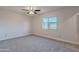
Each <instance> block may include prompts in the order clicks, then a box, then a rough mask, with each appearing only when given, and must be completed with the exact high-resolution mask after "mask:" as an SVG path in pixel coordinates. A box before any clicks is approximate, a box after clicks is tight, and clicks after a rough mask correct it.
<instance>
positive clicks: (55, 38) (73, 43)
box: [32, 33, 79, 46]
mask: <svg viewBox="0 0 79 59" xmlns="http://www.w3.org/2000/svg"><path fill="white" fill-rule="evenodd" d="M32 35H36V36H40V37H44V38H48V39H53V40H55V41H60V42H64V43H66V44H67V43H68V44H72V45H78V46H79V42H72V41H67V40H64V39H61V38H57V37H49V36H46V35H40V34H35V33H34V34H32Z"/></svg>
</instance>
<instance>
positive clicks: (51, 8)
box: [0, 6, 62, 16]
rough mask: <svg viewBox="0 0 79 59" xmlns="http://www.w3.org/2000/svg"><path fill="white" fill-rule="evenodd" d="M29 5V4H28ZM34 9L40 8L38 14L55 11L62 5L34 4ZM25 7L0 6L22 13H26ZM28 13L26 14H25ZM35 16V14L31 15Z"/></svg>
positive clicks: (0, 7)
mask: <svg viewBox="0 0 79 59" xmlns="http://www.w3.org/2000/svg"><path fill="white" fill-rule="evenodd" d="M26 7H27V6H26ZM33 7H34V9H40V10H41V11H40V12H39V13H38V14H42V13H45V12H48V11H54V10H56V9H59V8H61V7H62V6H33ZM23 8H25V7H24V6H0V9H2V10H3V9H4V10H8V11H13V12H17V13H20V14H25V12H24V11H23V10H22V9H23ZM25 15H26V14H25ZM31 16H33V15H31Z"/></svg>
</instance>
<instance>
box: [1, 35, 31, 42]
mask: <svg viewBox="0 0 79 59" xmlns="http://www.w3.org/2000/svg"><path fill="white" fill-rule="evenodd" d="M31 35H32V34H25V35H20V36H15V37H11V38H5V39H1V40H0V41H3V40H9V39H17V38H22V37H27V36H31Z"/></svg>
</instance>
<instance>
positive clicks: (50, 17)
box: [42, 16, 58, 30]
mask: <svg viewBox="0 0 79 59" xmlns="http://www.w3.org/2000/svg"><path fill="white" fill-rule="evenodd" d="M52 17H56V22H49V18H52ZM45 18H48V22H46V23H48V29H44V28H43V26H42V29H44V30H56V29H57V23H58V17H57V16H51V17H45ZM42 20H43V18H42ZM44 23H45V22H42V24H44ZM52 23H55V24H56V28H52V29H50V24H52Z"/></svg>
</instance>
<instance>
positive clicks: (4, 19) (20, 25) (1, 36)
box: [0, 10, 31, 40]
mask: <svg viewBox="0 0 79 59" xmlns="http://www.w3.org/2000/svg"><path fill="white" fill-rule="evenodd" d="M30 26H31V25H30V17H27V16H26V15H21V14H17V13H15V12H11V11H7V10H0V40H5V39H9V38H15V37H19V36H24V35H28V34H30V28H31V27H30Z"/></svg>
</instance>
